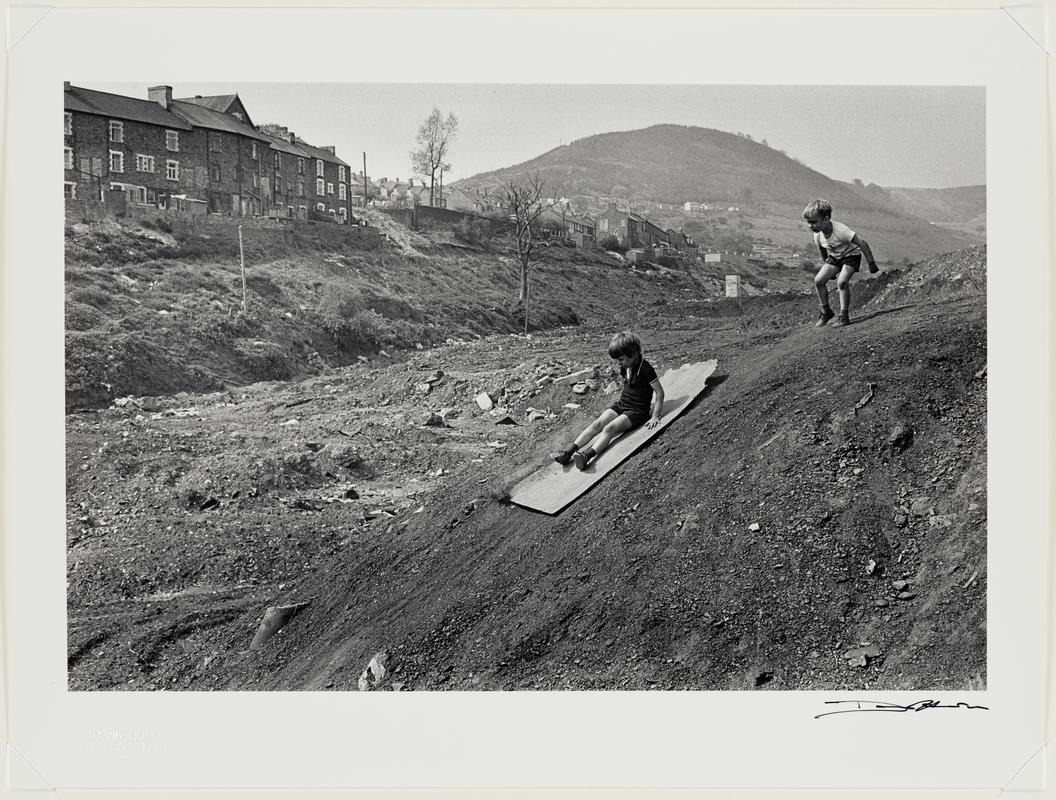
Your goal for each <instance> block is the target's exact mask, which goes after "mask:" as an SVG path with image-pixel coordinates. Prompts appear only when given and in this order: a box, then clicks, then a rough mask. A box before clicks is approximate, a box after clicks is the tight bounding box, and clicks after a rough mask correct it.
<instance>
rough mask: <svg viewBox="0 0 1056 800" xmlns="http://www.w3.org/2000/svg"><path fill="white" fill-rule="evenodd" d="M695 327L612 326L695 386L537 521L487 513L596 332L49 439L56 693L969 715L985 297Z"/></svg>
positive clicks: (523, 469) (982, 464) (261, 388)
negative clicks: (571, 499) (57, 513)
mask: <svg viewBox="0 0 1056 800" xmlns="http://www.w3.org/2000/svg"><path fill="white" fill-rule="evenodd" d="M889 288H894V284H893V283H892V284H891V286H890V287H889ZM892 296H893V297H894V295H892ZM700 308H701V306H700V304H699V303H696V302H690V301H686V302H685V303H679V302H672V303H670V304H668V305H667V306H666V307H663V308H655V309H652V310H651V311H650V312H649V313H647V314H640V315H636V316H635V318H634V321H633V325H634V327H635V329H636V330H637V331H638V332H639V333H640V334H641V335H642V337H643V340H644V342H645V346H646V353H647V356H648V357H649V358H650V360H651V361H652V362H653V363H654V364H655V365H657V366H658V370H659V371H661V372H662V370H663V369H664V368H666V367H677V366H679V365H681V364H683V363H686V362H689V361H696V360H703V359H707V358H717V359H718V362H719V370H718V372H717V373H716V375H715V376H713V379H712V380H711V381H710V383H709V388H708V389H707V390H706V391H705V393H704V395H703V396H702V397H701V398H700V399H699V400H698V401H696V402H695V403H694V404H692V405H691V406H690V407H689V409H688V410H687V411H686V412H685V414H684V415H683V416H682V417H680V418H679V419H678V420H676V421H675V422H674V423H672V425H671V426H670V427H669V428H668V429H667V430H665V432H664V434H663V435H661V436H659V437H657V438H656V439H655V440H654V441H653V442H651V443H650V444H649V445H648V446H647V447H645V448H644V449H643V450H642V451H640V452H639V453H638V454H637V455H636V456H635V457H634V458H633V459H632V460H630V461H629V462H627V463H626V464H624V465H622V466H621V467H620V468H619V469H618V470H616V471H614V472H613V473H612V474H611V475H610V476H608V477H607V478H606V479H605V480H604V481H602V482H601V483H600V484H598V486H596V487H595V488H594V489H592V490H591V491H590V492H588V493H587V494H586V495H584V496H583V497H582V498H580V499H579V500H578V501H577V502H576V503H574V504H573V505H572V506H570V507H569V508H568V509H566V510H565V511H564V512H562V513H561V514H559V515H557V516H554V517H549V516H546V515H542V514H536V513H533V512H529V511H526V510H524V509H520V508H518V507H515V506H512V505H510V504H509V502H508V488H509V486H510V485H511V484H512V483H513V482H515V481H516V480H517V479H519V478H520V477H523V476H525V475H527V474H529V473H530V472H531V471H532V470H533V469H534V468H536V467H537V466H538V465H539V464H540V463H542V462H543V460H544V459H546V458H547V457H548V456H547V454H548V452H549V451H550V450H552V449H554V448H555V446H556V445H558V444H560V443H563V442H565V441H567V439H568V438H569V437H570V436H573V435H575V433H576V432H578V430H579V429H581V428H582V426H583V425H584V424H585V423H586V422H587V421H588V420H589V419H590V418H591V417H592V415H594V414H596V413H598V412H599V411H600V410H601V409H602V408H604V407H606V406H607V405H608V404H609V403H611V402H612V400H613V392H614V389H615V387H616V385H617V383H616V381H617V378H618V374H617V372H616V371H615V369H614V367H613V366H612V363H611V362H610V360H609V359H608V358H607V356H606V354H605V347H606V345H607V342H608V338H609V336H611V333H612V331H613V326H612V325H610V324H608V323H606V324H601V323H594V324H581V325H578V326H574V327H569V328H565V329H559V330H556V331H551V332H547V333H543V334H533V335H532V336H530V337H529V336H520V335H508V334H496V335H489V336H484V337H481V338H479V339H473V340H454V339H453V340H452V341H450V342H447V343H443V344H438V345H436V346H433V347H423V348H422V349H415V350H410V351H401V352H398V353H397V352H392V353H390V352H386V353H385V354H375V355H372V356H370V357H364V358H363V359H362V360H359V359H357V360H356V361H355V362H354V363H352V364H350V365H348V366H347V367H344V368H341V369H335V370H330V371H327V372H325V373H324V374H321V375H318V376H315V377H309V378H307V379H305V380H303V381H301V382H299V383H286V382H281V381H272V382H263V383H257V384H252V385H249V386H245V387H234V388H229V389H226V390H223V391H213V392H208V393H180V394H176V395H170V396H156V397H139V396H128V395H125V396H123V397H120V398H117V399H115V400H114V401H113V402H112V403H111V404H110V405H109V406H108V407H106V408H100V409H96V410H86V411H81V412H78V413H73V414H70V415H68V417H67V423H66V428H67V465H66V466H67V469H66V480H67V486H68V495H67V544H68V553H67V575H68V597H67V605H68V614H69V639H68V663H69V686H70V688H72V689H131V690H150V689H195V690H202V689H320V690H323V689H325V690H341V691H358V690H360V689H366V690H371V691H378V690H384V691H393V690H398V691H419V690H435V689H460V690H474V689H503V690H512V689H639V690H656V689H751V690H760V691H769V690H775V689H822V688H825V689H866V688H868V689H925V688H926V689H932V690H938V689H966V688H980V687H981V686H983V685H985V676H986V669H985V665H986V640H985V631H986V625H985V623H986V591H987V587H986V371H985V365H986V314H985V298H984V297H983V296H982V295H981V294H980V293H978V292H974V291H967V292H964V293H962V294H960V295H955V296H946V295H943V296H942V297H940V298H938V299H936V300H935V302H930V303H927V304H919V305H910V304H906V303H905V302H903V301H902V300H899V301H898V302H897V303H896V304H895V305H894V306H889V307H882V308H880V309H879V310H877V309H875V308H869V309H866V308H863V309H862V311H861V314H860V315H859V316H857V317H856V318H855V324H853V325H851V326H850V327H848V328H845V329H842V330H835V329H833V330H829V329H822V330H817V329H815V328H813V327H812V322H813V319H812V317H813V305H812V302H811V301H810V299H809V297H807V296H804V297H800V298H784V299H775V300H772V301H767V302H766V303H765V304H759V305H757V306H752V307H750V310H749V313H750V314H751V315H752V320H751V321H752V324H751V325H749V326H745V325H741V324H738V322H737V318H736V317H734V318H732V319H731V317H729V316H726V315H725V314H724V313H723V314H698V313H696V312H698V311H699V310H700ZM577 387H582V391H581V393H577V391H576V389H577ZM481 395H486V396H487V397H488V398H489V399H490V401H491V404H492V406H491V408H489V409H484V408H482V407H481V405H480V404H478V402H477V401H476V398H477V397H480V396H481ZM506 419H508V420H510V421H511V422H512V423H513V424H510V423H508V422H505V420H506ZM500 423H503V424H500ZM262 623H267V625H266V628H267V630H268V633H267V637H266V639H265V640H263V641H261V640H260V638H258V639H257V640H256V641H257V644H256V645H255V646H254V645H253V642H254V640H255V637H257V636H258V633H259V632H260V631H261V630H262V628H261V626H262Z"/></svg>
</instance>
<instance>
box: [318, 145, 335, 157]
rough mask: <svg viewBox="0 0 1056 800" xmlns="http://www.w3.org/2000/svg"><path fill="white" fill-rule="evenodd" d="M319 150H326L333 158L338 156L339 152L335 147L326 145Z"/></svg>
mask: <svg viewBox="0 0 1056 800" xmlns="http://www.w3.org/2000/svg"><path fill="white" fill-rule="evenodd" d="M319 149H320V150H325V151H326V152H328V153H329V154H330V155H332V156H334V155H337V150H336V149H334V146H333V145H332V144H324V145H323V146H322V147H320V148H319Z"/></svg>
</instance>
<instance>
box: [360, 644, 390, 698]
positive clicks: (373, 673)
mask: <svg viewBox="0 0 1056 800" xmlns="http://www.w3.org/2000/svg"><path fill="white" fill-rule="evenodd" d="M388 661H389V655H388V653H375V654H374V657H373V658H371V659H370V661H369V662H368V663H367V667H366V669H364V670H363V674H362V675H360V676H359V690H360V691H361V692H369V691H372V690H374V689H377V688H378V685H379V684H380V683H381V682H382V681H383V680H385V676H386V675H388V669H387V665H388Z"/></svg>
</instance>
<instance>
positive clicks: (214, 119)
mask: <svg viewBox="0 0 1056 800" xmlns="http://www.w3.org/2000/svg"><path fill="white" fill-rule="evenodd" d="M159 108H160V106H159ZM169 108H170V109H172V111H173V113H174V114H177V115H179V116H180V117H182V118H183V119H185V120H187V122H189V123H191V125H193V126H194V127H196V128H206V129H208V130H212V131H223V132H225V133H236V134H238V135H239V136H247V137H249V138H250V139H257V140H258V141H261V142H268V143H269V144H270V142H269V140H268V138H267V137H266V136H265V135H264V134H262V133H260V131H258V130H257V129H256V128H254V127H252V126H250V125H248V124H246V123H245V122H241V121H240V120H239V119H237V118H236V117H232V116H231V115H230V114H224V113H223V112H220V111H213V109H211V108H206V107H205V106H200V105H198V104H197V103H189V102H186V101H184V100H173V101H172V102H171V103H169Z"/></svg>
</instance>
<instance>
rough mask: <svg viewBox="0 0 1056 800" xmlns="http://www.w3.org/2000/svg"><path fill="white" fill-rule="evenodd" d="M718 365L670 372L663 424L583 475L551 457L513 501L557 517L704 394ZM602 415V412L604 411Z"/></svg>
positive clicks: (634, 434) (625, 440)
mask: <svg viewBox="0 0 1056 800" xmlns="http://www.w3.org/2000/svg"><path fill="white" fill-rule="evenodd" d="M718 364H719V362H718V361H716V360H714V359H712V360H711V361H700V362H697V363H695V364H686V365H684V366H681V367H679V368H678V369H672V370H668V371H667V372H665V373H664V374H663V375H661V376H660V384H661V386H663V387H664V411H663V416H661V417H660V424H659V425H657V426H656V427H655V428H647V427H645V426H644V425H642V426H641V427H638V428H635V429H634V430H633V431H631V432H630V433H627V434H624V435H623V436H621V437H620V438H618V439H616V440H614V441H613V443H612V445H611V446H610V447H609V449H608V450H606V451H605V452H604V453H602V454H601V455H600V456H598V457H597V458H596V459H594V461H593V462H591V464H590V466H588V467H587V468H586V469H585V470H584V471H582V472H580V471H579V470H578V469H576V467H575V465H574V464H568V465H565V466H562V465H560V464H558V463H557V462H555V461H553V460H552V459H550V458H549V457H548V458H547V462H546V464H545V465H543V466H542V467H540V468H539V469H537V470H536V471H535V472H533V473H532V474H531V475H529V476H528V477H527V478H524V479H523V480H521V481H519V482H518V483H516V484H514V485H513V486H512V487H511V489H510V500H511V501H512V502H514V503H516V504H517V505H519V506H523V507H524V508H533V509H535V510H536V511H542V512H544V513H546V514H556V513H557V512H558V511H560V510H561V509H563V508H564V507H565V506H567V505H568V504H569V503H571V502H572V501H573V500H575V499H577V498H578V497H579V496H580V495H581V494H583V493H584V492H585V491H587V489H589V488H590V487H591V486H593V485H594V484H595V483H597V482H598V481H600V480H601V479H602V478H604V477H605V476H606V475H607V474H608V473H609V472H611V471H612V470H614V469H615V468H616V467H618V466H619V465H620V463H622V462H623V461H624V460H625V459H626V458H628V457H629V456H631V455H633V454H634V452H635V451H636V450H638V448H640V447H641V446H642V445H643V444H645V443H646V442H647V441H649V440H650V439H652V438H653V437H654V436H656V435H657V434H658V433H660V431H662V430H663V429H664V428H666V427H667V426H668V425H670V424H671V423H672V422H674V421H675V419H676V418H677V417H678V415H679V414H681V413H682V412H683V411H684V410H685V408H686V406H688V405H689V404H690V403H692V402H693V401H694V400H695V399H696V398H697V396H698V395H699V394H700V393H701V392H703V391H704V385H705V383H706V382H707V380H708V376H709V375H711V373H713V372H714V371H715V368H716V367H717V366H718ZM598 413H601V410H600V409H599V410H598ZM592 419H593V417H587V416H584V417H583V419H582V420H580V421H579V423H578V426H577V428H576V430H575V431H571V432H570V433H569V440H570V441H571V438H572V437H574V436H576V435H577V434H578V433H579V432H580V431H581V430H583V428H585V427H586V426H587V425H588V424H589V423H590V422H591V421H592Z"/></svg>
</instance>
